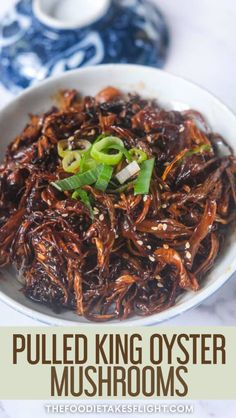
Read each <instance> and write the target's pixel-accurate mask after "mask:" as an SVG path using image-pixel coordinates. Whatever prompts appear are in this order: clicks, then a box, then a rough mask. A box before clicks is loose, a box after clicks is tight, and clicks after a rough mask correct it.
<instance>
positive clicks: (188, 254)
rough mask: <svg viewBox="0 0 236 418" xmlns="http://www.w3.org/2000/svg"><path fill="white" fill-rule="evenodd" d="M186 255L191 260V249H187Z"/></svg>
mask: <svg viewBox="0 0 236 418" xmlns="http://www.w3.org/2000/svg"><path fill="white" fill-rule="evenodd" d="M185 257H186V258H187V259H188V260H191V258H192V255H191V253H190V252H189V251H186V254H185Z"/></svg>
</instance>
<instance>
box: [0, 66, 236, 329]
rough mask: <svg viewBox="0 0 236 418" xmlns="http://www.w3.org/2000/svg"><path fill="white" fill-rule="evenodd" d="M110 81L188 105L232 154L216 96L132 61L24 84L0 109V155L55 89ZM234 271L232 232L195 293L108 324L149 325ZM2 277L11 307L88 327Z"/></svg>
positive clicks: (233, 137)
mask: <svg viewBox="0 0 236 418" xmlns="http://www.w3.org/2000/svg"><path fill="white" fill-rule="evenodd" d="M107 85H113V86H115V87H118V88H120V89H122V90H124V91H135V92H138V93H140V94H141V95H143V96H144V97H145V96H146V97H153V98H156V99H158V101H159V102H160V103H161V104H162V105H164V106H165V107H167V108H170V109H175V110H184V109H188V108H193V109H196V110H198V111H200V112H201V113H203V115H204V116H205V117H206V119H207V121H208V123H209V124H210V126H211V128H212V129H213V130H214V131H216V132H218V133H220V134H221V135H223V136H224V137H225V139H226V140H227V141H228V143H229V144H230V145H231V146H232V147H233V149H234V151H235V152H236V118H235V116H234V114H233V113H232V112H231V111H230V110H229V109H228V108H227V107H226V106H225V105H224V104H222V103H221V102H220V101H219V100H218V99H216V98H215V97H214V96H212V95H211V94H209V93H208V92H206V91H205V90H203V89H201V88H200V87H198V86H196V85H194V84H193V83H190V82H188V81H186V80H184V79H182V78H180V77H176V76H174V75H171V74H168V73H166V72H163V71H160V70H157V69H154V68H148V67H143V66H135V65H101V66H97V67H90V68H84V69H80V70H76V71H72V72H67V73H65V74H63V75H62V76H59V77H56V78H50V79H48V80H46V81H45V82H43V83H41V84H40V85H37V86H36V87H33V88H30V89H28V90H26V91H25V92H23V93H22V94H21V95H20V96H18V97H17V98H16V99H15V100H13V101H12V102H11V103H10V104H9V105H8V106H7V107H6V108H5V109H4V110H2V111H1V112H0V132H1V143H0V151H1V155H4V153H5V149H6V146H7V144H8V143H9V141H10V140H11V139H12V138H14V137H15V136H16V135H17V134H18V133H19V132H21V130H22V129H23V127H24V125H25V124H26V122H27V120H28V117H27V115H28V114H29V113H38V112H42V111H45V110H47V109H49V108H50V106H51V105H52V104H53V96H54V95H55V93H56V92H57V91H58V90H60V89H66V88H76V89H78V90H79V92H80V93H82V94H84V95H90V94H91V95H94V94H95V93H97V92H98V91H99V90H101V89H102V88H103V87H106V86H107ZM235 270H236V240H235V233H232V235H231V237H229V242H228V245H227V248H226V250H225V251H224V254H223V255H222V256H221V257H220V258H219V259H218V260H217V263H216V264H215V266H214V268H213V269H212V270H211V272H210V273H209V274H208V276H207V277H206V278H205V280H204V281H203V282H202V287H201V289H200V290H199V291H198V292H195V293H194V292H186V293H183V294H182V296H181V297H180V298H179V299H178V301H177V303H176V305H174V306H173V307H172V308H169V309H168V310H166V311H164V312H161V313H159V314H156V315H152V316H149V317H144V318H143V317H141V318H140V317H137V316H135V317H133V318H130V319H127V320H126V321H122V322H119V321H117V320H115V321H111V322H110V323H109V324H110V325H111V324H113V325H114V324H116V325H117V324H118V323H120V324H121V325H132V326H134V325H137V326H138V325H151V324H156V323H159V322H162V321H164V320H167V319H170V318H172V317H174V316H176V315H178V314H180V313H182V312H184V311H186V310H188V309H190V308H192V307H194V306H196V305H198V304H199V303H201V302H202V301H204V300H205V299H206V298H207V297H208V296H210V295H211V294H213V293H214V292H215V291H216V290H217V289H219V288H220V287H221V286H222V285H223V284H224V283H225V282H226V281H227V280H228V278H229V277H230V276H231V275H232V273H233V272H234V271H235ZM4 275H5V276H6V279H5V280H4V279H3V280H1V279H0V299H1V300H2V301H4V302H6V303H7V304H8V305H10V306H11V307H13V308H14V309H16V310H18V311H19V312H22V313H24V314H26V315H28V316H30V317H33V318H34V319H37V320H40V321H42V322H44V323H48V324H51V325H78V324H79V325H88V324H90V322H89V321H87V320H86V319H84V318H81V317H79V316H77V315H76V313H74V312H71V311H66V312H63V313H61V314H59V315H58V314H55V313H54V312H53V311H52V310H50V309H49V308H47V307H46V306H43V305H40V304H37V303H33V302H31V301H30V300H29V299H27V298H26V297H25V296H24V295H23V293H22V292H19V289H20V284H19V283H18V282H17V281H16V279H15V277H14V274H12V273H9V272H5V273H4Z"/></svg>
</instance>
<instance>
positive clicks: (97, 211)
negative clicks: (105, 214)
mask: <svg viewBox="0 0 236 418" xmlns="http://www.w3.org/2000/svg"><path fill="white" fill-rule="evenodd" d="M93 213H94V215H98V214H99V210H98V208H96V207H95V208H93Z"/></svg>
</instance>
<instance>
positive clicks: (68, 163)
mask: <svg viewBox="0 0 236 418" xmlns="http://www.w3.org/2000/svg"><path fill="white" fill-rule="evenodd" d="M80 161H81V155H80V153H79V152H78V151H66V152H65V156H64V158H63V160H62V167H63V170H64V171H65V172H66V173H76V172H77V171H78V170H79V167H80Z"/></svg>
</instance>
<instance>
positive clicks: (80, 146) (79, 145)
mask: <svg viewBox="0 0 236 418" xmlns="http://www.w3.org/2000/svg"><path fill="white" fill-rule="evenodd" d="M68 142H69V139H68ZM75 147H76V151H79V152H80V153H81V154H83V153H84V152H85V151H87V150H89V148H91V147H92V144H91V142H89V141H87V139H79V140H76V139H75Z"/></svg>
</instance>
